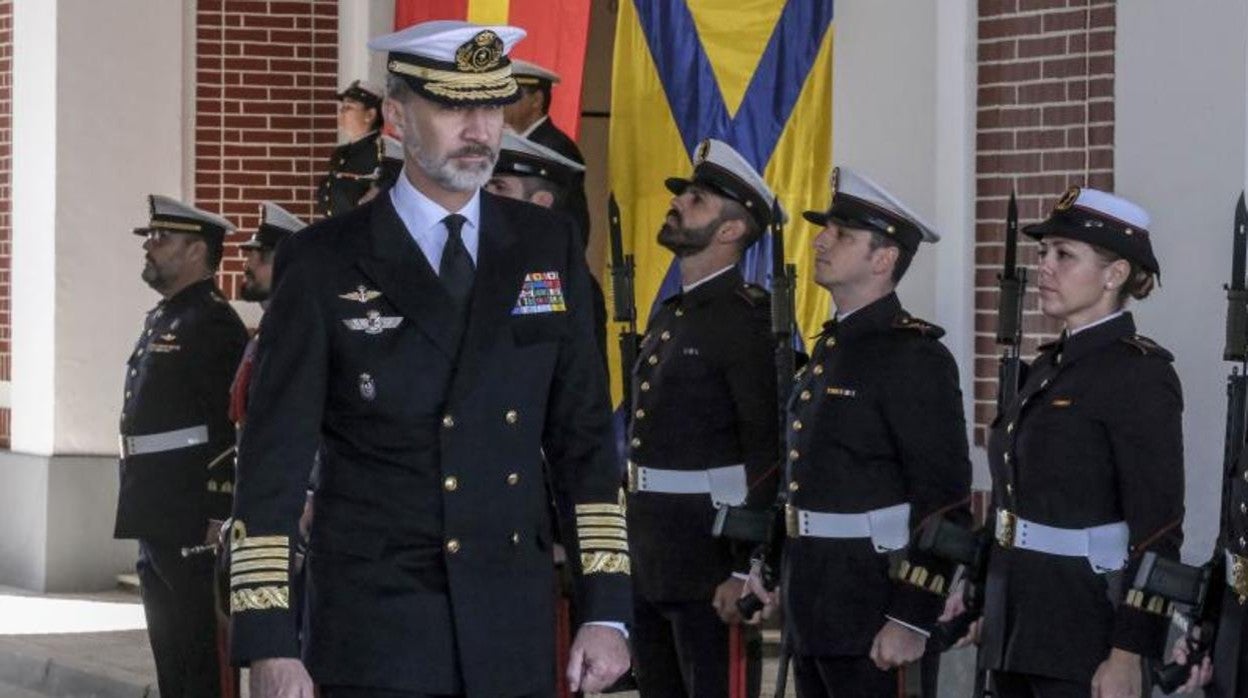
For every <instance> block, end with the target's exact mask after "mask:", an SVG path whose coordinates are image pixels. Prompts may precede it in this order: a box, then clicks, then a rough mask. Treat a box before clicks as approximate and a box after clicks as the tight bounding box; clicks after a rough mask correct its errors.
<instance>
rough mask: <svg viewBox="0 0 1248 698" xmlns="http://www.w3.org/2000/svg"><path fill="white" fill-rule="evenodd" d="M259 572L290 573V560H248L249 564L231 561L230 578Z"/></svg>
mask: <svg viewBox="0 0 1248 698" xmlns="http://www.w3.org/2000/svg"><path fill="white" fill-rule="evenodd" d="M259 570H270V571H273V572H289V571H290V560H280V559H273V558H264V559H262V560H248V561H247V562H235V561H233V560H231V561H230V576H232V577H236V576H238V575H239V574H240V573H243V572H256V571H259Z"/></svg>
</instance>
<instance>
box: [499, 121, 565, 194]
mask: <svg viewBox="0 0 1248 698" xmlns="http://www.w3.org/2000/svg"><path fill="white" fill-rule="evenodd" d="M584 173H585V166H584V165H582V164H581V163H579V162H576V161H575V160H571V159H569V158H566V157H564V156H562V155H560V154H559V153H557V152H555V151H554V150H551V149H550V148H547V147H546V146H544V145H542V144H540V143H534V142H533V141H531V140H529V139H527V138H525V137H523V136H517V135H516V134H514V133H511V132H510V131H508V132H505V133H503V143H502V146H501V148H500V149H499V153H498V163H497V164H495V165H494V174H511V175H516V176H519V177H541V178H542V179H547V180H550V181H551V182H554V183H555V184H558V185H561V186H565V187H566V186H568V185H570V184H572V183H574V182H575V181H576V180H577V178H578V177H581V176H582V175H583V174H584Z"/></svg>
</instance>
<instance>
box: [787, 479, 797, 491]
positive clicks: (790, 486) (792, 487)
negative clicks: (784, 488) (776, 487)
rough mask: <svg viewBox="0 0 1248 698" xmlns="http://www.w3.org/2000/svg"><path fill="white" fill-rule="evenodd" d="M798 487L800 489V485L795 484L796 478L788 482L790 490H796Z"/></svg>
mask: <svg viewBox="0 0 1248 698" xmlns="http://www.w3.org/2000/svg"><path fill="white" fill-rule="evenodd" d="M798 489H800V486H799V485H798V484H797V480H794V481H793V482H790V483H789V491H790V492H796V491H797V490H798Z"/></svg>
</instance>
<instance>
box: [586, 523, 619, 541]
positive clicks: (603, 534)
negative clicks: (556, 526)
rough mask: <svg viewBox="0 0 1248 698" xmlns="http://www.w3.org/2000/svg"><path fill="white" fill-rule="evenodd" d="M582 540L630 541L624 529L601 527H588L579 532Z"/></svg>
mask: <svg viewBox="0 0 1248 698" xmlns="http://www.w3.org/2000/svg"><path fill="white" fill-rule="evenodd" d="M577 533H579V534H580V537H581V538H618V539H620V540H628V531H625V530H624V529H622V528H602V527H599V526H586V527H585V528H582V529H580V530H579V531H577Z"/></svg>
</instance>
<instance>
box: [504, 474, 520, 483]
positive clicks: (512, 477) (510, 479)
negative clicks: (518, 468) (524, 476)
mask: <svg viewBox="0 0 1248 698" xmlns="http://www.w3.org/2000/svg"><path fill="white" fill-rule="evenodd" d="M518 482H520V473H508V474H507V484H508V485H514V484H516V483H518Z"/></svg>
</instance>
